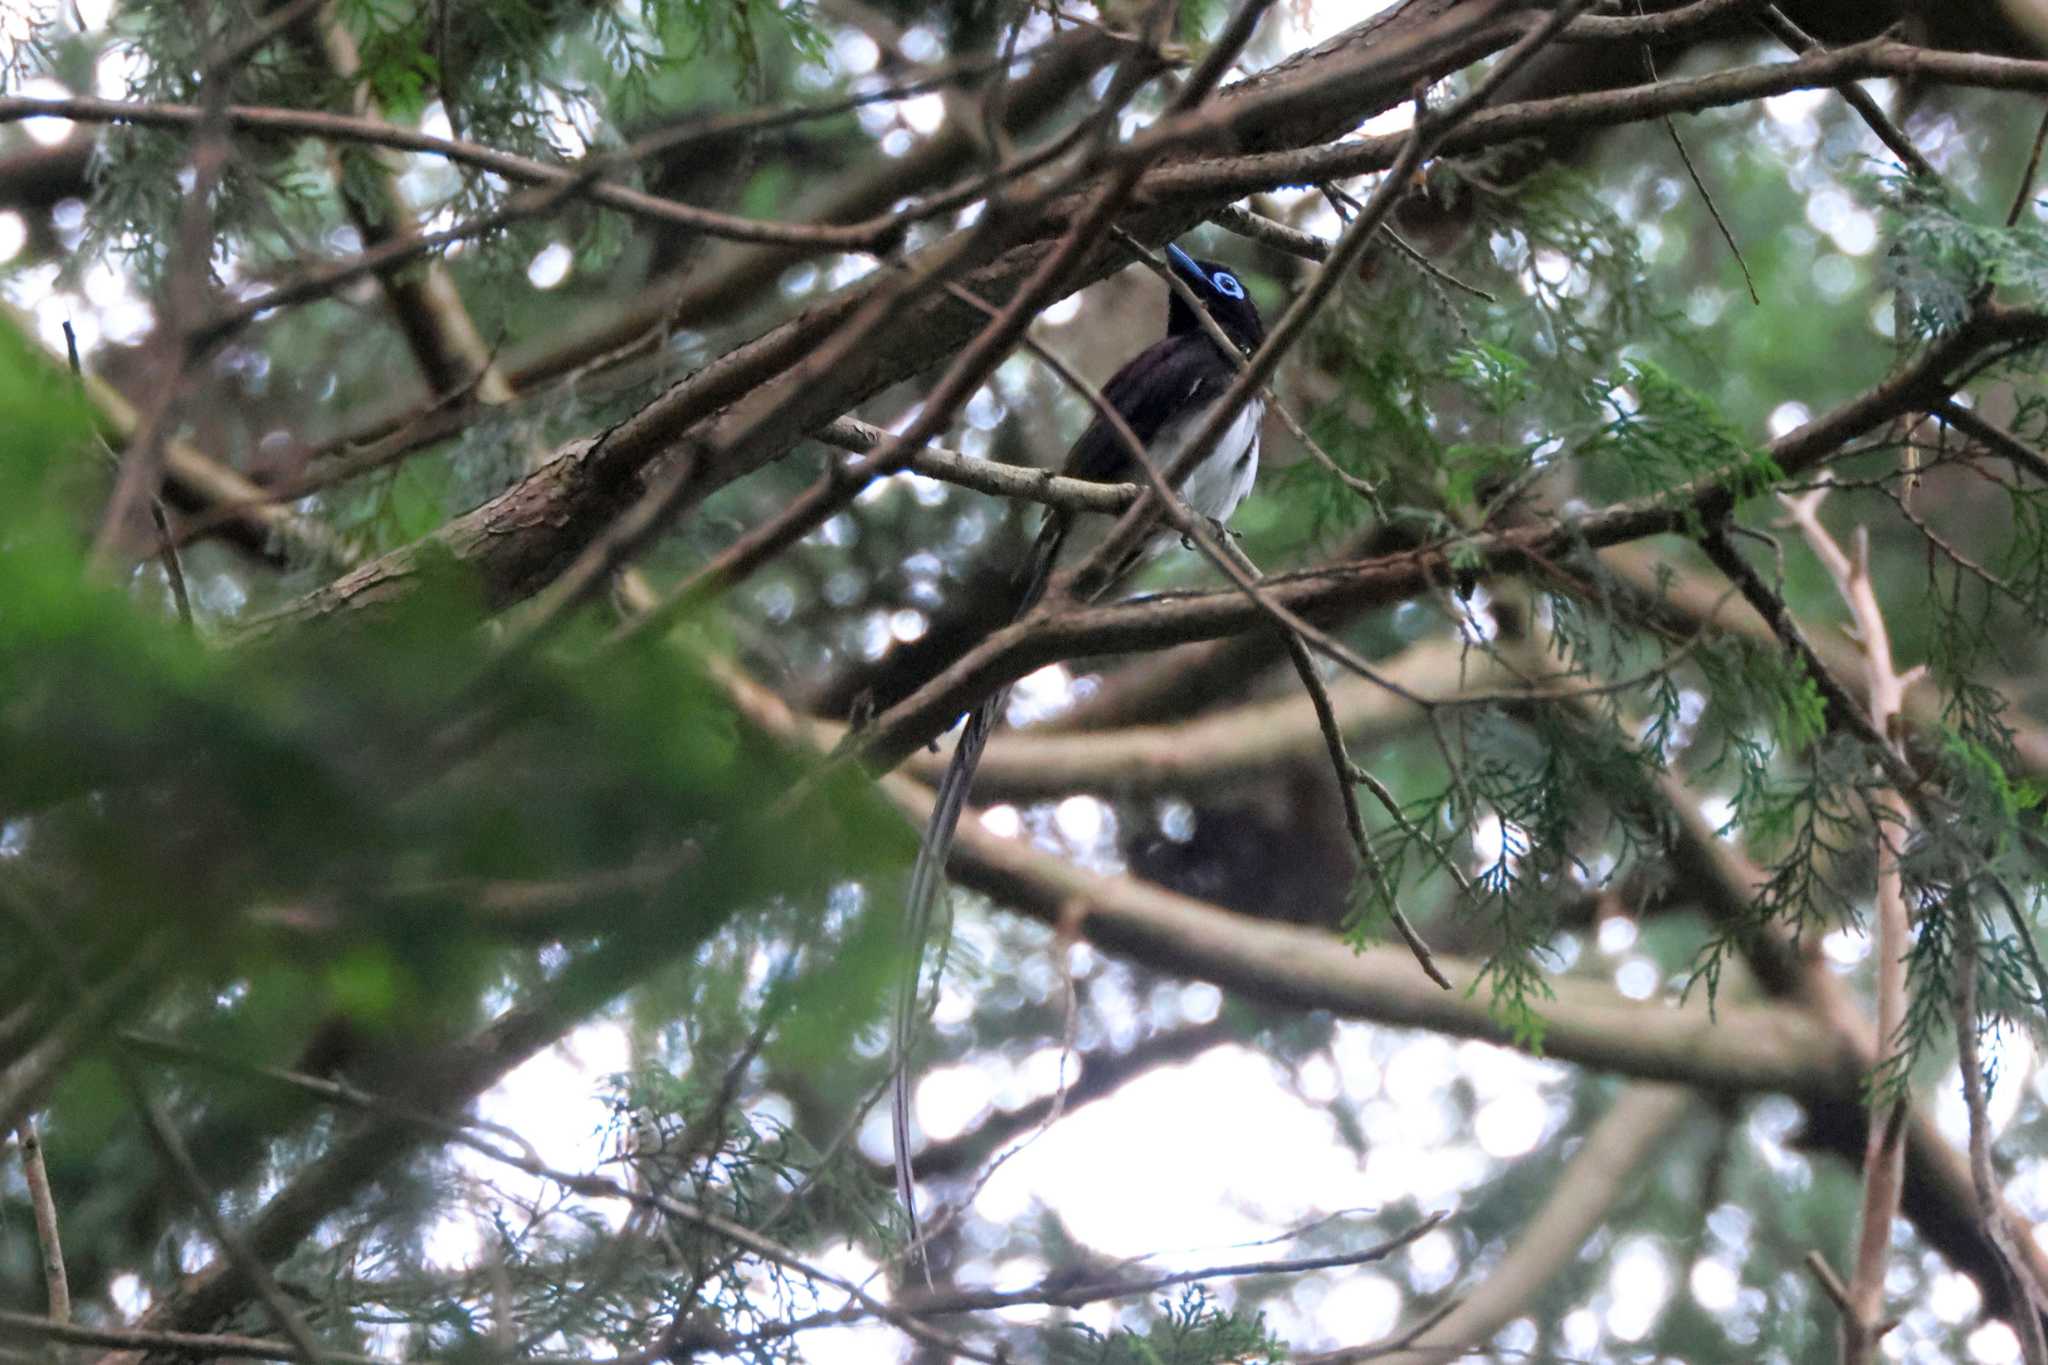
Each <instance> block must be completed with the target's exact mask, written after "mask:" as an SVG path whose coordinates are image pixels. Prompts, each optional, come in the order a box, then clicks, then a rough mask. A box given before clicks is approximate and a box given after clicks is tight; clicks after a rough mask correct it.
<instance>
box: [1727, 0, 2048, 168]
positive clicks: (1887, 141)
mask: <svg viewBox="0 0 2048 1365" xmlns="http://www.w3.org/2000/svg"><path fill="white" fill-rule="evenodd" d="M1757 20H1758V22H1760V23H1761V24H1763V26H1764V27H1765V28H1767V29H1769V30H1770V32H1771V35H1772V36H1773V37H1775V38H1777V39H1778V41H1780V42H1782V43H1783V44H1784V45H1785V46H1786V47H1788V48H1791V49H1792V51H1793V53H1794V54H1796V55H1798V56H1801V57H1804V56H1805V55H1806V54H1807V53H1809V52H1817V51H1820V50H1821V44H1820V41H1819V40H1818V39H1816V38H1814V37H1813V36H1812V35H1811V34H1809V33H1808V32H1807V31H1806V30H1805V29H1802V28H1801V27H1799V25H1797V24H1795V23H1793V22H1792V20H1791V19H1790V18H1788V17H1787V16H1786V14H1785V12H1784V11H1783V10H1781V9H1779V8H1778V7H1777V6H1776V5H1765V6H1764V7H1763V8H1762V9H1761V10H1759V11H1758V12H1757ZM1836 89H1837V90H1838V91H1839V93H1840V94H1841V96H1842V99H1843V102H1844V103H1846V104H1847V105H1848V106H1849V107H1850V108H1851V109H1854V110H1855V111H1856V112H1857V114H1859V115H1860V116H1861V117H1862V119H1863V121H1864V123H1866V124H1868V125H1869V127H1870V131H1871V132H1873V133H1875V134H1877V140H1878V141H1879V142H1882V143H1883V144H1884V145H1885V146H1886V147H1888V148H1890V149H1891V153H1892V155H1893V156H1896V157H1897V158H1898V159H1899V160H1900V161H1902V162H1904V163H1905V167H1906V169H1907V170H1909V171H1911V172H1912V173H1913V174H1914V175H1915V176H1918V177H1919V178H1920V179H1922V180H1925V181H1927V182H1928V183H1930V184H1939V183H1940V181H1941V173H1940V172H1939V171H1937V170H1935V169H1934V163H1933V162H1931V161H1929V160H1928V159H1927V158H1926V157H1924V156H1922V155H1921V154H1920V149H1919V148H1918V147H1915V146H1914V145H1913V139H1911V138H1909V137H1907V136H1906V134H1905V132H1904V131H1903V130H1901V129H1900V127H1899V126H1898V125H1897V124H1896V123H1893V122H1892V120H1891V118H1890V116H1889V115H1887V114H1886V113H1885V112H1884V110H1882V109H1880V108H1878V105H1877V101H1876V100H1875V99H1874V98H1872V97H1871V94H1870V92H1869V91H1868V90H1865V89H1864V88H1863V87H1862V86H1860V85H1858V84H1856V83H1855V82H1854V81H1844V82H1843V83H1842V84H1841V85H1839V86H1837V87H1836ZM2035 150H2036V153H2037V154H2038V152H2039V150H2040V148H2039V144H2038V143H2037V144H2035Z"/></svg>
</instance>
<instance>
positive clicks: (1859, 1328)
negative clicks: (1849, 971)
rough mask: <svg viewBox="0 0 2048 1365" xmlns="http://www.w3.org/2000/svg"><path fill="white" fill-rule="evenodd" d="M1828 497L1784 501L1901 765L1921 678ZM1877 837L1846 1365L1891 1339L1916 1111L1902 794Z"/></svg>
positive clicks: (1860, 1364) (1892, 795)
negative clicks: (1893, 1257) (1911, 1108)
mask: <svg viewBox="0 0 2048 1365" xmlns="http://www.w3.org/2000/svg"><path fill="white" fill-rule="evenodd" d="M1826 496H1827V490H1826V489H1825V488H1821V489H1816V490H1814V491H1813V492H1810V493H1805V494H1802V495H1800V496H1799V497H1796V498H1794V497H1788V496H1786V495H1784V494H1782V493H1781V494H1779V496H1778V500H1779V502H1780V503H1781V504H1782V505H1783V506H1784V507H1785V508H1786V510H1787V511H1788V512H1790V513H1791V515H1792V520H1793V523H1794V524H1795V525H1797V526H1798V528H1799V530H1800V533H1801V534H1802V535H1803V536H1804V537H1805V538H1806V543H1807V545H1808V546H1809V547H1810V548H1811V549H1812V550H1813V553H1814V554H1815V556H1816V557H1818V558H1819V559H1820V561H1821V564H1822V566H1823V567H1825V568H1826V569H1827V571H1828V576H1829V577H1830V578H1831V579H1833V580H1834V584H1835V590H1836V592H1837V593H1839V594H1840V595H1841V598H1842V601H1843V602H1844V603H1845V604H1846V605H1847V606H1848V608H1849V615H1850V618H1851V620H1853V621H1854V622H1855V628H1856V636H1857V642H1858V643H1859V644H1860V645H1861V646H1862V651H1863V660H1864V667H1865V672H1866V679H1865V681H1866V682H1867V684H1868V686H1869V696H1870V699H1869V708H1870V710H1869V721H1870V726H1871V728H1872V729H1873V730H1875V731H1876V732H1877V734H1878V735H1879V736H1881V737H1882V738H1883V743H1884V747H1885V748H1886V749H1887V750H1888V751H1890V752H1891V753H1892V754H1893V755H1894V757H1896V758H1897V759H1898V760H1899V761H1900V763H1901V764H1902V765H1903V763H1904V760H1905V755H1904V751H1903V750H1904V746H1903V743H1902V740H1903V736H1904V711H1905V700H1906V689H1907V688H1908V687H1910V686H1911V685H1912V683H1913V681H1914V679H1915V677H1916V676H1917V674H1918V672H1919V670H1917V669H1911V670H1907V671H1906V672H1903V673H1902V672H1900V671H1899V670H1898V668H1897V667H1896V666H1895V664H1894V663H1893V660H1892V650H1891V637H1890V633H1889V631H1888V630H1887V628H1886V625H1885V619H1884V610H1883V608H1882V606H1881V605H1880V604H1879V602H1878V600H1877V589H1876V585H1875V584H1874V583H1873V582H1872V580H1871V576H1870V534H1869V532H1868V530H1867V529H1865V528H1862V527H1859V528H1857V536H1856V554H1855V557H1854V559H1851V558H1850V556H1848V555H1846V554H1844V553H1843V552H1842V548H1841V546H1840V545H1839V544H1838V543H1837V542H1836V541H1835V538H1834V536H1833V535H1832V534H1830V533H1829V531H1828V530H1827V528H1826V527H1825V526H1823V525H1821V522H1820V505H1821V502H1822V501H1823V500H1824V499H1825V498H1826ZM1865 799H1866V800H1867V801H1868V802H1869V804H1870V808H1871V815H1872V817H1873V819H1874V820H1875V822H1876V834H1877V898H1876V901H1877V903H1876V910H1875V915H1874V918H1875V920H1876V923H1877V932H1876V944H1875V949H1876V959H1877V968H1876V979H1877V984H1876V995H1877V1040H1878V1049H1879V1052H1878V1056H1879V1061H1878V1065H1877V1069H1876V1073H1875V1075H1874V1077H1873V1079H1872V1085H1871V1105H1872V1109H1873V1112H1872V1115H1871V1123H1870V1139H1869V1143H1868V1145H1867V1147H1866V1149H1865V1152H1864V1158H1863V1206H1862V1214H1861V1226H1860V1229H1859V1231H1858V1234H1857V1239H1856V1261H1855V1270H1854V1272H1853V1273H1852V1274H1851V1276H1850V1278H1849V1295H1848V1303H1847V1306H1846V1309H1845V1311H1844V1312H1843V1314H1842V1360H1843V1365H1868V1362H1871V1361H1874V1360H1875V1359H1876V1358H1877V1355H1878V1343H1879V1341H1880V1339H1881V1338H1882V1337H1883V1336H1884V1334H1885V1332H1886V1331H1887V1330H1888V1327H1889V1324H1888V1322H1887V1320H1886V1316H1885V1312H1884V1296H1885V1283H1884V1281H1885V1267H1886V1265H1887V1263H1888V1261H1889V1259H1890V1253H1891V1235H1892V1224H1893V1222H1894V1221H1896V1219H1897V1218H1898V1216H1899V1200H1900V1196H1901V1193H1902V1192H1903V1189H1904V1185H1905V1159H1906V1122H1905V1121H1906V1113H1907V1108H1908V1102H1909V1092H1908V1090H1907V1077H1906V1074H1905V1066H1906V1053H1905V1051H1904V1049H1905V1039H1904V1030H1905V1022H1906V958H1907V955H1908V954H1909V953H1910V952H1911V951H1912V937H1913V927H1912V922H1911V919H1910V917H1909V915H1908V912H1907V909H1906V885H1905V875H1904V873H1903V871H1902V870H1901V867H1900V862H1901V860H1902V858H1903V856H1904V852H1905V847H1904V846H1905V841H1906V838H1907V833H1908V831H1909V830H1910V829H1911V827H1912V819H1913V817H1912V811H1911V808H1910V807H1909V806H1908V804H1907V801H1906V797H1905V795H1904V793H1903V791H1901V790H1900V789H1899V788H1897V787H1891V786H1880V787H1878V788H1876V789H1875V790H1873V791H1870V792H1867V793H1866V795H1865Z"/></svg>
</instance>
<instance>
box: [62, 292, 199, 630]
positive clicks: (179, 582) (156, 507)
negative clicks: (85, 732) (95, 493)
mask: <svg viewBox="0 0 2048 1365" xmlns="http://www.w3.org/2000/svg"><path fill="white" fill-rule="evenodd" d="M62 325H63V328H64V353H65V356H66V358H67V359H68V360H69V362H70V365H71V377H72V378H74V379H76V380H77V381H78V383H79V387H80V388H81V389H83V388H84V386H85V366H84V364H83V362H82V361H80V359H79V355H78V332H77V331H76V329H74V328H73V327H72V325H71V319H70V318H65V319H64V322H63V324H62ZM88 401H90V395H88ZM99 448H100V453H101V454H102V455H104V456H105V457H106V458H107V460H108V461H110V462H111V463H112V464H113V466H114V468H115V469H117V470H118V469H119V468H120V466H121V457H120V456H119V455H116V454H115V453H114V448H113V447H112V446H110V445H108V444H107V442H106V439H105V438H104V437H101V438H100V439H99ZM149 516H150V522H151V524H153V525H154V526H155V527H156V534H157V558H158V561H159V562H160V563H162V565H163V568H164V578H165V579H166V580H168V581H169V583H170V585H171V600H172V602H173V603H175V604H176V606H177V609H178V619H179V620H180V621H182V622H183V623H184V625H185V629H187V630H191V629H193V628H194V627H193V625H192V599H191V597H190V595H189V594H188V593H187V592H186V590H185V565H184V562H183V561H182V560H181V559H180V558H179V557H178V538H177V537H176V536H174V535H172V534H171V519H170V517H169V515H168V514H167V513H166V512H165V511H164V499H163V494H162V493H160V492H152V493H151V494H150V497H149Z"/></svg>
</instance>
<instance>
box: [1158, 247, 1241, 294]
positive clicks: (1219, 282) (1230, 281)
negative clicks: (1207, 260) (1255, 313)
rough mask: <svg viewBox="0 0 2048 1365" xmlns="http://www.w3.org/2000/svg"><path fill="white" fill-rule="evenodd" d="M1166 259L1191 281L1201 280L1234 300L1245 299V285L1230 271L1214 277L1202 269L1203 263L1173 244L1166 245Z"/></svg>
mask: <svg viewBox="0 0 2048 1365" xmlns="http://www.w3.org/2000/svg"><path fill="white" fill-rule="evenodd" d="M1166 259H1167V260H1168V261H1169V262H1171V263H1172V265H1173V268H1174V269H1175V270H1177V271H1179V272H1180V273H1181V274H1182V275H1184V276H1186V277H1187V278H1188V279H1190V280H1199V281H1201V282H1202V283H1203V284H1206V285H1208V286H1209V287H1210V288H1212V289H1214V290H1215V291H1216V292H1217V293H1219V294H1222V295H1225V296H1226V297H1229V298H1233V299H1241V298H1243V297H1244V284H1243V282H1242V281H1240V280H1239V279H1238V278H1237V276H1235V275H1233V274H1231V273H1230V272H1229V271H1228V270H1219V271H1217V272H1216V273H1215V274H1214V275H1211V274H1209V273H1208V272H1207V271H1205V270H1203V269H1202V266H1201V263H1200V262H1199V261H1197V260H1196V259H1195V258H1194V257H1192V256H1190V255H1188V253H1187V252H1185V251H1182V250H1181V249H1180V248H1179V247H1178V246H1176V245H1175V244H1174V243H1172V242H1168V243H1167V244H1166Z"/></svg>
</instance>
